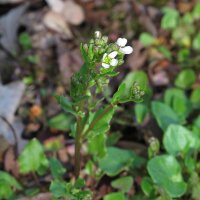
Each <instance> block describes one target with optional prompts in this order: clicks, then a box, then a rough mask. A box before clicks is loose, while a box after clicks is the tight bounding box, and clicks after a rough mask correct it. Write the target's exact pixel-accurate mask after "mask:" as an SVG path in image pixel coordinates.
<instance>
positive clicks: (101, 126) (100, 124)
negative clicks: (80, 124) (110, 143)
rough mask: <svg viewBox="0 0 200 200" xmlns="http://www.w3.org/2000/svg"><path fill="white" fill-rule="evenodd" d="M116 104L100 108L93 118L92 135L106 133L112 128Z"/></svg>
mask: <svg viewBox="0 0 200 200" xmlns="http://www.w3.org/2000/svg"><path fill="white" fill-rule="evenodd" d="M115 109H116V106H113V107H106V108H102V109H99V110H98V111H97V112H96V113H95V114H94V117H93V118H92V120H91V124H93V125H91V126H90V127H91V130H90V136H91V137H94V136H95V135H99V134H103V133H106V132H107V131H108V130H109V129H110V121H111V119H112V117H113V114H114V112H115Z"/></svg>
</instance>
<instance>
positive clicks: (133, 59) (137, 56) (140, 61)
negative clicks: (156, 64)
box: [127, 41, 147, 70]
mask: <svg viewBox="0 0 200 200" xmlns="http://www.w3.org/2000/svg"><path fill="white" fill-rule="evenodd" d="M133 46H134V53H132V54H131V55H130V56H129V57H128V60H127V63H128V65H129V67H130V68H131V70H138V69H140V68H141V67H142V66H143V65H144V63H145V62H146V60H147V51H146V50H144V51H143V46H142V44H141V43H140V42H139V41H134V42H133Z"/></svg>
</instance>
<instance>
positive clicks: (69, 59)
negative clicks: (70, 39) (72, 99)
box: [58, 49, 83, 85]
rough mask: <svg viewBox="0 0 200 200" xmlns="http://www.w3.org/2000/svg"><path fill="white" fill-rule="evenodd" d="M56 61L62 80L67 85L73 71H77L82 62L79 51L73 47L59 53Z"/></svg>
mask: <svg viewBox="0 0 200 200" xmlns="http://www.w3.org/2000/svg"><path fill="white" fill-rule="evenodd" d="M58 63H59V69H60V72H61V76H62V81H63V83H64V84H65V85H69V82H70V77H71V76H72V74H74V72H76V71H78V69H79V68H80V67H81V65H82V64H83V61H82V59H81V54H80V51H79V50H78V49H75V50H73V51H70V52H69V51H68V52H65V53H63V54H61V55H59V58H58Z"/></svg>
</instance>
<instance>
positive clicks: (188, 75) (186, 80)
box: [175, 69, 196, 89]
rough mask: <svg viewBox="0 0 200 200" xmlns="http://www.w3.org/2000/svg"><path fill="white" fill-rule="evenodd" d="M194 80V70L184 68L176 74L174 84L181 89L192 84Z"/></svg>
mask: <svg viewBox="0 0 200 200" xmlns="http://www.w3.org/2000/svg"><path fill="white" fill-rule="evenodd" d="M195 81H196V74H195V73H194V71H193V70H191V69H185V70H183V71H181V72H180V73H179V74H178V76H177V78H176V80H175V85H176V86H177V87H180V88H182V89H188V88H190V87H191V86H192V85H193V83H194V82H195Z"/></svg>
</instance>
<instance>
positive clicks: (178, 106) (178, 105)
mask: <svg viewBox="0 0 200 200" xmlns="http://www.w3.org/2000/svg"><path fill="white" fill-rule="evenodd" d="M164 101H165V103H166V104H168V105H169V106H170V107H171V108H172V109H173V110H174V111H175V112H176V114H177V115H178V117H179V118H180V119H182V120H185V119H186V117H187V116H188V115H189V114H190V112H191V110H192V106H191V103H190V101H189V99H188V98H187V96H186V95H185V92H184V91H183V90H182V89H178V88H170V89H168V90H167V91H166V92H165V95H164Z"/></svg>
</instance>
